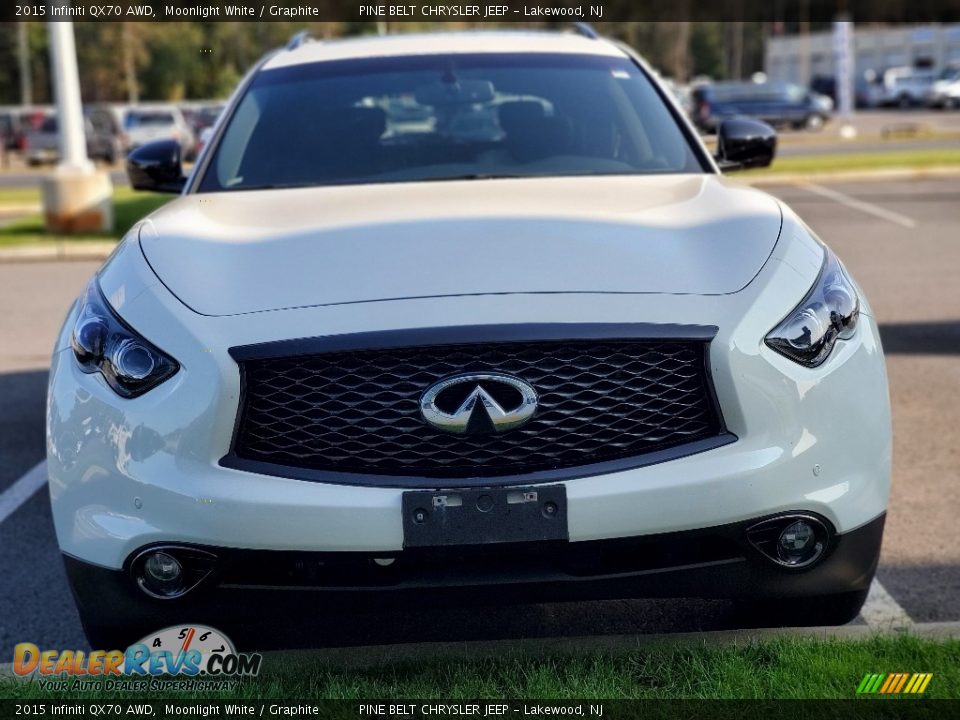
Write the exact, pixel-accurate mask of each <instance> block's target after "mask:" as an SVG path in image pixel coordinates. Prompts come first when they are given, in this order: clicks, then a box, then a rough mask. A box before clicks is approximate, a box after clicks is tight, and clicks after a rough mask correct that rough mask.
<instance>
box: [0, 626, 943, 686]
mask: <svg viewBox="0 0 960 720" xmlns="http://www.w3.org/2000/svg"><path fill="white" fill-rule="evenodd" d="M328 657H330V655H328ZM331 663H332V661H330V660H329V659H328V660H324V659H320V658H317V657H316V656H311V655H310V654H309V653H289V654H284V655H279V654H274V655H268V656H267V657H266V658H265V660H264V666H263V670H262V671H261V674H260V676H259V677H257V678H255V679H253V680H248V681H246V682H245V683H244V684H243V685H242V686H241V687H240V688H239V689H238V690H236V691H233V692H230V693H223V694H218V693H193V692H189V691H173V692H165V693H160V694H157V693H153V694H151V695H152V696H153V697H155V698H156V699H174V698H178V697H182V698H212V699H216V698H221V697H222V698H236V699H243V698H245V699H250V700H253V699H265V698H276V699H283V698H286V699H290V698H315V699H371V698H396V699H403V698H417V699H431V698H440V699H476V698H514V699H519V698H525V699H531V700H537V699H544V700H546V699H555V700H562V699H595V698H596V699H620V698H640V699H740V698H751V699H774V698H776V699H854V698H855V697H856V689H857V685H858V684H859V683H860V681H861V679H862V678H863V676H864V675H865V674H866V673H871V672H875V673H887V672H930V673H933V674H934V675H933V679H932V681H931V683H930V685H929V687H928V688H927V691H926V694H925V695H924V696H923V697H924V699H928V698H933V699H936V698H940V699H943V698H951V699H957V698H960V641H957V640H946V641H932V640H923V639H920V638H917V637H915V636H903V637H874V638H870V639H866V640H857V641H843V640H828V641H819V640H815V639H811V638H776V639H771V640H766V641H751V642H748V641H743V642H738V643H735V644H722V643H714V642H701V643H690V642H681V643H663V644H654V645H650V646H646V647H643V648H638V649H637V650H634V651H632V652H628V653H624V654H598V653H592V652H587V653H584V654H583V655H582V656H577V657H552V658H551V657H546V658H539V659H530V658H527V659H521V658H517V657H512V658H511V657H498V658H496V659H478V660H475V661H470V660H450V659H448V660H442V661H441V660H432V661H424V662H413V661H404V662H398V663H386V664H381V665H379V666H376V667H367V668H365V669H360V670H355V669H347V668H343V667H339V666H338V665H337V664H335V663H333V664H331ZM70 697H89V698H101V699H104V698H116V699H124V698H130V699H136V698H138V697H139V698H143V697H144V694H143V693H139V694H138V693H136V692H126V693H120V694H118V693H86V692H84V693H73V694H72V695H71V694H66V693H52V692H43V691H41V690H40V689H39V687H38V685H37V683H36V682H26V681H20V680H12V679H4V680H0V698H36V699H67V698H70Z"/></svg>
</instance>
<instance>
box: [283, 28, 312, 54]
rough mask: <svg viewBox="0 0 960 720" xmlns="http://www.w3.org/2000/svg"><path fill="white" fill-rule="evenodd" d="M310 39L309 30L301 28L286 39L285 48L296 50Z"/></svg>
mask: <svg viewBox="0 0 960 720" xmlns="http://www.w3.org/2000/svg"><path fill="white" fill-rule="evenodd" d="M309 39H310V31H309V30H301V31H300V32H298V33H297V34H296V35H294V36H293V37H292V38H290V39H289V40H288V41H287V50H296V49H297V48H298V47H300V46H301V45H303V44H304V43H305V42H306V41H307V40H309Z"/></svg>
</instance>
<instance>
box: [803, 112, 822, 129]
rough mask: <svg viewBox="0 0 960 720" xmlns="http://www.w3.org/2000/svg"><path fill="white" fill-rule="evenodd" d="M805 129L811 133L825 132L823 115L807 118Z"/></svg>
mask: <svg viewBox="0 0 960 720" xmlns="http://www.w3.org/2000/svg"><path fill="white" fill-rule="evenodd" d="M805 127H806V128H807V130H809V131H810V132H820V131H821V130H823V115H816V114H814V115H810V116H808V117H807V121H806V123H805Z"/></svg>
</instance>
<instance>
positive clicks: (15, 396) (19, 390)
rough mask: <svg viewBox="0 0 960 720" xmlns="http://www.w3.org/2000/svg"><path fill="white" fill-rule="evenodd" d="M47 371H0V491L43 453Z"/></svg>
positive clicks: (40, 458)
mask: <svg viewBox="0 0 960 720" xmlns="http://www.w3.org/2000/svg"><path fill="white" fill-rule="evenodd" d="M46 401H47V371H46V370H30V371H25V372H11V373H0V492H2V491H3V490H5V489H6V488H7V487H8V486H9V485H10V484H11V483H13V482H14V481H16V480H17V479H18V478H19V477H20V476H21V475H23V474H24V473H25V472H27V471H28V470H29V469H30V468H32V467H33V466H34V465H36V464H37V463H38V462H40V461H41V460H42V459H43V456H44V452H45V450H44V448H45V444H44V443H45V441H44V429H43V428H44V415H45V413H46Z"/></svg>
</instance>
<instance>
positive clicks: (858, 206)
mask: <svg viewBox="0 0 960 720" xmlns="http://www.w3.org/2000/svg"><path fill="white" fill-rule="evenodd" d="M800 187H802V188H804V189H805V190H808V191H809V192H812V193H813V194H814V195H819V196H820V197H825V198H828V199H830V200H833V201H834V202H837V203H840V204H841V205H845V206H847V207H848V208H853V209H854V210H859V211H860V212H863V213H866V214H867V215H873V216H874V217H878V218H880V219H881V220H886V221H887V222H892V223H895V224H896V225H900V226H901V227H905V228H915V227H916V226H917V221H916V220H914V219H913V218H908V217H907V216H906V215H901V214H900V213H897V212H893V211H892V210H887V209H886V208H882V207H880V206H879V205H874V204H873V203H868V202H866V201H864V200H857V199H856V198H854V197H850V196H849V195H845V194H844V193H842V192H839V191H837V190H833V189H832V188H828V187H824V186H823V185H817V184H815V183H801V185H800Z"/></svg>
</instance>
